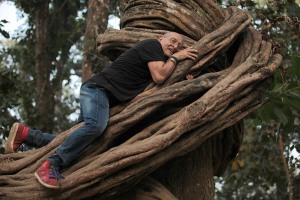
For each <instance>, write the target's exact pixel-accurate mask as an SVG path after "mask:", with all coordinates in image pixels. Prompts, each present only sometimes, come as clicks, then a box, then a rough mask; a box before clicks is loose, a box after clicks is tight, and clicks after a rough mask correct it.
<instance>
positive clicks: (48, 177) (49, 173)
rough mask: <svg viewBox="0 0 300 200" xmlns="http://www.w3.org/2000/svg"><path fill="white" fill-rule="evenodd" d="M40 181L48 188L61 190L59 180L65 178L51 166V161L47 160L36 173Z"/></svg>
mask: <svg viewBox="0 0 300 200" xmlns="http://www.w3.org/2000/svg"><path fill="white" fill-rule="evenodd" d="M34 175H35V177H36V178H37V179H38V181H39V182H40V183H41V184H42V185H43V186H45V187H47V188H52V189H59V182H58V179H61V178H64V177H63V176H62V175H60V174H59V172H58V170H57V168H56V167H55V166H53V165H51V163H50V161H49V160H46V161H45V162H44V163H43V164H42V166H40V168H38V169H37V170H36V171H35V173H34Z"/></svg>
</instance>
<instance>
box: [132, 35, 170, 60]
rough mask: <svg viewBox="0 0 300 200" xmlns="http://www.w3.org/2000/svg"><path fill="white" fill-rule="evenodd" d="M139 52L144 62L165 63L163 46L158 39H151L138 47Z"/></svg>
mask: <svg viewBox="0 0 300 200" xmlns="http://www.w3.org/2000/svg"><path fill="white" fill-rule="evenodd" d="M136 49H137V52H138V54H139V56H140V57H141V59H142V60H143V61H144V62H147V63H148V62H150V61H165V60H166V59H165V56H164V53H163V49H162V46H161V44H160V42H159V41H158V40H156V39H149V40H146V41H144V42H142V43H141V44H139V45H138V46H136Z"/></svg>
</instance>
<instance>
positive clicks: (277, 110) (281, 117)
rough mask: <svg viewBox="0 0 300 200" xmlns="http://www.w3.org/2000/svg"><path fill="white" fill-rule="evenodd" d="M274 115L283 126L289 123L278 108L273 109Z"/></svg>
mask: <svg viewBox="0 0 300 200" xmlns="http://www.w3.org/2000/svg"><path fill="white" fill-rule="evenodd" d="M274 113H275V115H276V117H278V119H279V120H280V122H282V123H283V125H286V124H287V123H288V122H289V120H288V118H287V117H286V115H285V114H284V112H282V110H281V109H280V108H278V107H275V108H274Z"/></svg>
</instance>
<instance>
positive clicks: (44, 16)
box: [35, 1, 54, 131]
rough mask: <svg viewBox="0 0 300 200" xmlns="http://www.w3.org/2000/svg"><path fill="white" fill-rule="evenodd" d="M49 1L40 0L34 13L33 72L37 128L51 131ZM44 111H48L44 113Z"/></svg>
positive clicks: (51, 92)
mask: <svg viewBox="0 0 300 200" xmlns="http://www.w3.org/2000/svg"><path fill="white" fill-rule="evenodd" d="M48 6H49V1H41V2H40V3H39V6H38V10H37V12H36V15H35V20H36V44H35V72H36V84H35V91H36V108H37V116H36V119H37V121H38V122H39V125H38V126H39V127H38V128H39V129H42V130H45V131H52V129H53V117H54V116H53V113H54V92H53V90H52V87H51V82H50V73H51V70H52V68H51V58H50V57H49V52H48V51H49V49H48V44H49V37H48V32H49V8H48ZM45 113H48V114H47V115H45Z"/></svg>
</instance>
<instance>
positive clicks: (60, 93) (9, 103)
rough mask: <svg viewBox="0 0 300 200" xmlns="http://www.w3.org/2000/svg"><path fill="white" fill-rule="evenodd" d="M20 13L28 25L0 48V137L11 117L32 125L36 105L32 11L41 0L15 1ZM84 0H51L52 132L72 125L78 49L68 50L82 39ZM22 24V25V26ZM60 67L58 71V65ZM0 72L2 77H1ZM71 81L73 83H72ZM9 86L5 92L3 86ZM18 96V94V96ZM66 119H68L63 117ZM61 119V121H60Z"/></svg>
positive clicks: (49, 50)
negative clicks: (72, 78)
mask: <svg viewBox="0 0 300 200" xmlns="http://www.w3.org/2000/svg"><path fill="white" fill-rule="evenodd" d="M14 3H15V5H16V6H17V7H18V9H19V10H20V12H21V15H22V16H26V17H27V26H26V28H24V29H20V30H19V31H18V33H17V35H16V36H14V37H13V38H10V40H7V41H6V42H7V43H8V44H9V45H5V46H4V47H2V49H1V52H2V53H1V56H0V67H1V79H0V85H3V86H4V87H1V88H0V93H1V94H4V95H3V96H4V97H5V98H4V99H5V100H4V101H0V106H1V112H2V113H5V115H4V114H2V115H1V121H0V123H1V127H2V130H1V137H2V138H5V137H6V136H7V134H8V130H9V127H10V126H11V124H12V123H13V121H21V122H25V123H26V124H27V125H29V126H30V127H32V128H34V127H35V124H37V123H38V120H37V119H36V117H35V116H36V106H35V104H36V103H35V95H37V94H36V92H35V91H34V84H35V80H36V75H35V69H34V67H35V54H34V52H35V42H36V41H35V40H36V38H35V17H34V16H35V12H36V6H37V5H38V4H39V3H40V1H22V0H20V1H14ZM86 7H87V3H86V1H81V0H77V1H68V2H67V1H63V2H62V1H51V2H50V4H49V9H50V23H49V30H51V31H50V33H49V37H50V41H51V42H50V43H49V44H50V45H49V47H48V49H47V52H48V54H49V55H48V56H49V57H50V58H51V60H52V71H51V75H50V77H51V84H52V87H53V88H54V91H56V93H55V116H56V118H55V119H54V120H55V121H59V122H60V123H57V126H56V127H54V130H53V131H54V132H61V131H62V130H65V129H67V128H69V127H70V126H71V124H70V123H74V120H75V119H71V118H69V117H68V116H69V115H70V114H71V113H73V112H74V111H75V109H76V108H77V107H78V99H77V97H76V96H74V93H72V94H71V95H70V93H71V92H70V91H73V88H70V86H71V85H70V84H71V82H72V80H71V77H72V76H73V75H75V74H76V75H78V74H79V69H80V68H81V65H80V59H81V58H80V57H81V52H78V51H72V52H71V51H70V49H71V48H74V46H75V44H76V42H82V35H83V34H84V28H85V13H86ZM24 27H25V26H24ZM59 67H60V68H61V67H62V70H61V72H60V73H58V68H59ZM2 76H3V78H2ZM7 83H11V85H12V86H11V87H6V88H5V84H7ZM72 84H73V83H72ZM7 89H9V91H8V92H6V91H5V90H7ZM20 97H21V98H20ZM66 119H68V120H66ZM62 122H63V123H62Z"/></svg>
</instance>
